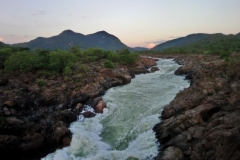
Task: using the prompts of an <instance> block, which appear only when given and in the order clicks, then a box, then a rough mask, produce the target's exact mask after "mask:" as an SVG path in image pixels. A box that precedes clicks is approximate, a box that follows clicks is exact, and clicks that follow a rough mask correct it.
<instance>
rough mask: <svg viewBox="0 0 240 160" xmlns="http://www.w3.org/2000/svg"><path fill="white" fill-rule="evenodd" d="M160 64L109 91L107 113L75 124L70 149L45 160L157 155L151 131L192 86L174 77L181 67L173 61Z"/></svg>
mask: <svg viewBox="0 0 240 160" xmlns="http://www.w3.org/2000/svg"><path fill="white" fill-rule="evenodd" d="M157 63H158V67H159V68H160V71H157V72H155V73H149V74H141V75H137V76H136V78H134V79H132V81H131V83H130V84H128V85H125V86H121V87H115V88H111V89H109V90H108V91H107V93H106V94H105V95H104V96H103V99H104V101H105V102H106V103H107V108H106V109H104V113H103V114H98V115H97V116H96V117H94V118H89V119H85V120H84V121H83V119H82V117H81V118H80V119H79V120H78V121H77V122H74V123H72V125H71V127H70V130H71V131H72V133H73V137H72V142H71V144H70V146H69V147H66V148H63V149H60V150H57V151H56V152H54V153H51V154H49V155H48V156H47V157H45V158H42V160H130V159H131V158H133V159H134V158H135V159H134V160H136V159H139V160H148V159H149V160H152V159H153V158H154V157H155V156H156V155H157V152H158V151H157V144H156V139H155V134H154V132H153V131H152V127H153V126H154V125H155V124H157V123H158V122H159V118H158V117H159V116H160V112H161V110H162V109H163V107H164V106H165V105H167V104H168V103H169V102H170V101H171V100H173V98H174V97H175V95H176V94H177V93H178V92H179V91H180V90H183V89H184V88H186V87H188V86H189V83H188V82H187V81H185V80H184V77H183V76H176V75H174V71H175V70H176V69H177V68H178V67H179V65H178V64H176V63H174V61H173V60H172V59H159V61H158V62H157Z"/></svg>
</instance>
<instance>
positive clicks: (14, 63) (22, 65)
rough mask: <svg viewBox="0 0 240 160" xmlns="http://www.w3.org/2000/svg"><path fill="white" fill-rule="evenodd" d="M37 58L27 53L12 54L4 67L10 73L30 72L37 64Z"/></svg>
mask: <svg viewBox="0 0 240 160" xmlns="http://www.w3.org/2000/svg"><path fill="white" fill-rule="evenodd" d="M37 59H38V56H37V55H36V54H30V53H29V52H27V51H23V52H17V53H14V54H12V55H11V56H10V57H9V58H8V60H6V61H5V63H4V65H5V68H6V70H12V71H17V70H21V71H32V70H34V68H35V66H36V64H37Z"/></svg>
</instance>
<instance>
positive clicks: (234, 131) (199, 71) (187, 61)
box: [153, 56, 240, 160]
mask: <svg viewBox="0 0 240 160" xmlns="http://www.w3.org/2000/svg"><path fill="white" fill-rule="evenodd" d="M175 60H176V61H178V62H180V63H182V64H183V63H184V65H183V66H182V67H180V68H179V69H178V70H177V71H176V72H175V73H176V74H185V75H187V76H186V78H187V79H190V80H191V86H190V87H189V88H186V89H184V90H183V91H181V92H179V93H178V94H177V95H176V97H175V99H174V100H173V101H172V102H171V103H170V104H169V105H167V106H166V107H165V108H164V110H163V111H162V114H161V119H162V121H161V122H160V123H158V124H156V125H155V126H154V128H153V129H154V131H155V132H156V138H157V139H158V141H159V142H160V144H161V146H160V152H159V155H158V157H157V158H156V159H157V160H158V159H159V160H160V159H161V160H170V159H178V160H187V159H189V160H202V159H208V160H215V159H219V160H226V159H231V160H235V159H239V157H240V148H239V146H240V141H239V139H240V136H239V135H240V118H239V117H240V116H239V115H240V85H239V84H240V68H239V67H237V66H239V65H240V64H239V62H238V61H233V62H231V63H227V62H224V61H223V60H219V59H218V57H213V56H189V57H180V58H177V59H175Z"/></svg>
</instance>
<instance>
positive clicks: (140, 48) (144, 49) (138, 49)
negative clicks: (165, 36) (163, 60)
mask: <svg viewBox="0 0 240 160" xmlns="http://www.w3.org/2000/svg"><path fill="white" fill-rule="evenodd" d="M133 49H134V50H135V51H146V50H148V48H144V47H134V48H133Z"/></svg>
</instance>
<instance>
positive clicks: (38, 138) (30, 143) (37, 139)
mask: <svg viewBox="0 0 240 160" xmlns="http://www.w3.org/2000/svg"><path fill="white" fill-rule="evenodd" d="M22 141H23V142H22V143H21V145H20V148H21V150H23V151H26V150H34V149H37V148H41V147H43V146H44V137H43V136H42V135H41V134H40V133H33V134H28V135H26V136H24V137H23V138H22Z"/></svg>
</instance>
